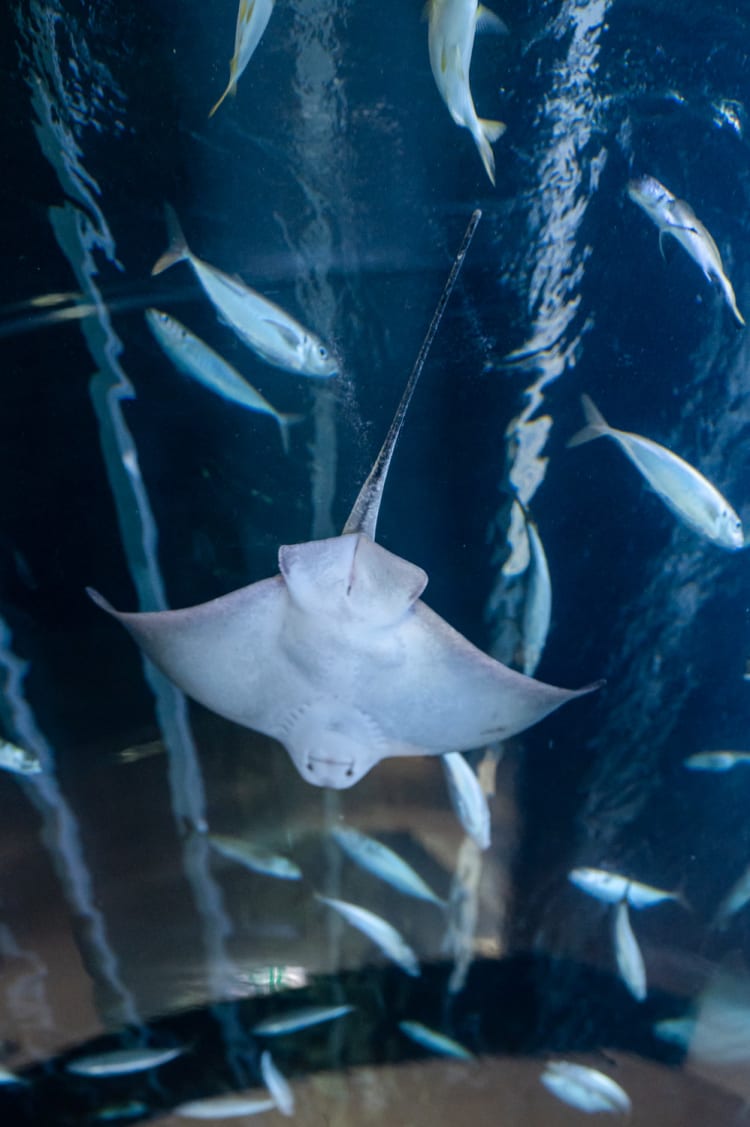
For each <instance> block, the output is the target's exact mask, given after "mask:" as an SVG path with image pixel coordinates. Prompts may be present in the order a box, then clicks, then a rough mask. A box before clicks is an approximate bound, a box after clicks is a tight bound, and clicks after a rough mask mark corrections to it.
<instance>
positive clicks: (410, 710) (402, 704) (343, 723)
mask: <svg viewBox="0 0 750 1127" xmlns="http://www.w3.org/2000/svg"><path fill="white" fill-rule="evenodd" d="M479 217H480V213H479V212H474V214H473V215H472V217H471V221H470V223H469V226H468V229H467V231H466V234H465V236H464V240H463V243H462V245H461V249H460V250H459V253H458V255H457V257H456V260H455V262H454V264H453V268H452V270H451V273H450V276H449V278H448V281H447V283H446V286H445V288H444V290H443V293H442V295H441V298H440V301H439V303H438V307H437V309H436V311H435V314H434V316H433V319H432V322H431V325H430V328H429V330H428V333H427V336H426V338H425V342H424V344H423V345H422V348H421V350H420V353H419V357H418V359H417V362H416V364H415V366H414V369H413V371H412V373H411V376H410V378H409V380H408V382H407V385H406V389H405V391H404V394H403V396H402V399H401V402H400V404H399V406H398V408H397V410H396V414H395V417H394V420H393V422H392V423H391V427H390V429H389V431H388V435H387V437H386V440H385V442H384V443H383V447H382V448H381V450H380V453H379V454H378V457H377V459H376V461H375V464H374V466H373V468H372V470H371V471H370V474H369V475H368V478H367V480H366V482H365V484H364V485H363V487H362V489H361V490H360V493H359V496H358V497H357V500H356V501H355V503H354V507H353V509H352V512H351V514H350V516H349V519H348V520H347V522H346V524H345V525H344V532H343V533H342V535H341V536H334V537H331V538H329V539H325V540H312V541H308V542H306V543H304V544H291V545H283V546H282V547H281V548H279V569H280V574H279V575H275V576H273V577H271V578H270V579H262V580H260V581H259V582H257V583H252V584H250V586H248V587H242V588H240V589H239V590H237V591H232V592H230V593H229V594H228V595H224V596H222V597H221V598H218V599H213V600H212V601H211V602H208V603H202V604H201V605H199V606H195V607H188V608H186V609H184V610H174V611H156V612H151V613H141V614H123V613H121V612H119V611H116V610H114V608H113V607H111V606H110V605H109V603H107V602H106V600H104V599H103V598H102V597H101V595H98V594H97V593H96V592H94V591H89V594H90V595H91V597H92V598H93V599H94V601H95V602H96V603H97V604H98V605H99V606H100V607H102V608H103V609H104V610H106V611H107V612H108V613H109V614H111V615H113V616H114V617H115V618H117V619H118V620H119V621H120V622H121V623H122V624H123V625H124V626H125V627H126V628H127V629H128V630H129V631H130V633H131V634H132V635H133V637H134V638H135V640H136V641H137V642H138V644H139V645H140V646H141V647H142V649H143V650H144V652H145V653H146V654H147V655H148V657H149V658H151V660H152V661H153V662H154V663H155V664H156V665H157V666H158V667H159V668H160V669H161V670H162V671H163V672H164V673H165V674H166V675H167V677H169V678H170V679H171V680H172V681H174V683H175V684H176V685H178V686H179V687H180V688H181V689H182V690H183V692H185V693H187V694H188V695H189V696H191V697H193V698H194V699H195V700H197V701H199V702H200V703H201V704H203V705H205V706H206V707H207V708H209V709H211V710H212V711H213V712H216V713H218V714H219V715H220V716H224V717H226V718H227V719H229V720H233V721H234V722H235V723H237V724H242V725H244V726H245V727H247V728H253V729H254V730H256V731H258V732H263V733H264V734H265V735H268V736H273V737H274V738H275V739H277V740H279V742H280V743H282V744H283V746H284V747H285V748H286V750H287V751H288V753H289V755H290V756H291V758H292V760H293V761H294V764H295V766H296V767H297V770H298V771H299V773H300V774H301V775H302V777H303V778H304V779H307V781H308V782H311V783H314V784H315V785H316V786H324V787H332V788H336V789H343V788H345V787H350V786H353V784H354V783H356V782H358V781H359V780H360V779H361V778H362V777H363V776H364V775H366V774H367V772H368V771H369V770H370V769H371V768H372V767H373V766H374V765H375V764H376V763H378V762H379V761H380V760H381V759H388V758H392V757H394V756H401V755H444V754H446V753H447V752H451V751H468V750H470V749H472V748H476V747H480V746H482V745H484V744H485V743H486V742H487V740H488V739H489V740H492V739H497V738H500V737H501V736H502V737H503V738H505V739H507V738H509V737H510V736H513V735H515V734H517V733H518V732H522V731H524V729H526V728H529V727H531V725H532V724H536V722H537V721H538V720H541V719H542V718H543V717H544V716H546V715H547V714H548V713H550V712H552V711H554V710H555V709H556V708H559V707H560V705H562V704H565V703H566V702H567V701H569V700H573V699H574V698H575V697H578V696H582V695H583V694H585V693H589V692H591V691H592V690H593V689H595V688H598V683H597V684H595V685H587V686H586V687H585V688H583V689H573V690H569V689H558V688H555V687H554V686H552V685H545V684H543V683H542V682H541V681H535V680H533V679H532V678H531V677H526V676H524V675H523V674H522V673H516V672H515V671H514V670H512V669H508V668H507V667H506V666H504V665H502V664H501V663H500V662H499V661H495V660H494V659H493V658H491V657H489V656H488V655H487V654H484V653H482V651H481V650H479V649H477V647H476V646H474V645H472V644H471V642H469V641H468V640H467V639H466V638H464V637H463V636H462V635H461V634H459V633H458V632H457V631H456V630H454V629H453V627H452V626H449V625H448V623H447V622H446V621H445V620H444V619H442V618H440V617H439V616H438V615H437V614H435V612H434V611H432V610H430V608H429V607H428V606H426V605H425V603H423V602H422V600H421V598H420V595H421V594H422V592H423V590H424V588H425V586H426V584H427V575H426V574H425V572H424V571H423V570H422V569H421V568H420V567H417V565H416V564H413V563H410V562H409V561H408V560H404V559H402V558H401V557H400V556H396V555H394V554H393V553H392V552H388V551H386V549H385V548H382V547H381V546H380V545H379V544H377V543H376V542H375V541H374V540H373V539H372V535H373V534H374V531H375V525H376V522H377V516H378V510H379V507H380V501H381V498H382V494H383V488H384V485H385V479H386V476H387V473H388V467H389V465H390V461H391V457H392V455H393V450H394V447H395V444H396V441H397V439H398V436H399V433H400V431H401V427H402V425H403V421H404V417H405V414H406V411H407V408H408V406H409V402H410V400H411V397H412V393H413V391H414V388H415V386H416V383H417V381H418V379H419V376H420V374H421V371H422V368H423V366H424V361H425V358H426V356H427V352H428V349H429V346H430V344H431V343H432V339H433V338H434V335H435V332H436V331H437V327H438V323H439V321H440V318H441V316H442V313H443V310H444V309H445V306H446V304H447V301H448V299H449V297H450V294H451V291H452V289H453V287H454V285H455V282H456V278H457V276H458V272H459V270H460V268H461V265H462V263H463V260H464V257H465V255H466V251H467V249H468V245H469V243H470V241H471V238H472V237H473V234H474V231H475V229H476V226H477V223H478V221H479Z"/></svg>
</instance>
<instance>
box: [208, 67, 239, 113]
mask: <svg viewBox="0 0 750 1127" xmlns="http://www.w3.org/2000/svg"><path fill="white" fill-rule="evenodd" d="M236 93H237V78H236V76H235V73H234V68H232V73H231V75H230V76H229V82H228V83H227V88H226V90H225V91H224V93H223V94H222V95H221V97H220V98H219V100H218V102H215V103H214V105H213V106H211V109H210V110H209V111H208V116H209V117H213V116H214V114H215V113H216V111H217V110H218V108H219V106H220V105H221V104H222V102H223V101H224V100H225V99H226V98H228V97H229V96H230V95H231V96H232V97H234V96H235V94H236Z"/></svg>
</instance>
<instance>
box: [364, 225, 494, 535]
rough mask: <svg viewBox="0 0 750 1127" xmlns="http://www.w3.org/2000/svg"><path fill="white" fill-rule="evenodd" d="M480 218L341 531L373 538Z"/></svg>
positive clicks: (469, 233)
mask: <svg viewBox="0 0 750 1127" xmlns="http://www.w3.org/2000/svg"><path fill="white" fill-rule="evenodd" d="M481 218H482V212H481V211H480V210H479V209H478V208H477V210H476V211H474V212H473V213H472V216H471V219H470V220H469V225H468V227H467V228H466V231H465V233H464V237H463V240H462V242H461V246H460V247H459V249H458V254H457V255H456V257H455V259H454V261H453V265H452V267H451V272H450V274H449V275H448V280H447V282H446V283H445V285H444V287H443V292H442V293H441V295H440V299H439V301H438V303H437V307H436V309H435V312H434V313H433V315H432V320H431V321H430V327H429V328H428V330H427V335H426V336H425V338H424V340H423V341H422V347H421V348H420V350H419V355H418V356H417V359H416V361H415V363H414V367H413V368H412V371H411V375H410V376H409V379H408V380H407V383H406V387H405V388H404V393H403V395H402V396H401V401H400V403H399V405H398V407H397V408H396V414H395V415H394V416H393V421H392V422H391V425H390V427H389V428H388V434H387V435H386V436H385V441H384V442H383V445H382V446H381V447H380V451H379V453H378V456H377V458H376V459H375V463H374V465H373V467H372V469H371V470H370V472H369V474H368V475H367V480H366V481H365V483H364V485H363V486H362V488H361V489H360V491H359V494H358V495H357V500H356V501H355V502H354V506H353V508H352V511H351V512H350V513H349V519H348V520H347V522H346V524H345V525H344V529H343V531H344V532H345V533H347V532H364V533H365V534H366V535H367V536H369V537H370V539H371V540H374V539H375V529H376V527H377V523H378V513H379V512H380V502H381V500H382V498H383V489H384V487H385V481H386V478H387V476H388V467H389V466H390V464H391V458H392V457H393V451H394V450H395V448H396V443H397V442H398V436H399V435H400V433H401V428H402V427H403V425H404V419H405V418H406V412H407V411H408V410H409V404H410V403H411V400H412V396H413V395H414V391H415V388H416V386H417V383H418V382H419V377H420V376H421V374H422V369H423V368H424V364H425V360H426V359H427V356H428V353H429V351H430V348H431V346H432V342H433V340H434V339H435V334H436V332H437V331H438V327H439V325H440V321H441V320H442V317H443V313H444V312H445V308H446V306H447V304H448V301H449V299H450V296H451V294H452V293H453V289H454V287H455V285H456V281H457V280H458V275H459V274H460V272H461V267H462V266H463V263H464V259H465V258H466V252H467V251H468V249H469V245H470V243H471V240H472V239H473V238H474V232H475V231H476V229H477V224H478V223H479V220H480V219H481Z"/></svg>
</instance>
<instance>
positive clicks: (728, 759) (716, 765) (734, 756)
mask: <svg viewBox="0 0 750 1127" xmlns="http://www.w3.org/2000/svg"><path fill="white" fill-rule="evenodd" d="M741 763H750V751H699V752H696V754H695V755H689V756H688V757H687V759H686V760H685V761H684V766H685V767H687V769H688V771H715V772H719V771H731V770H732V768H733V767H737V766H738V765H739V764H741Z"/></svg>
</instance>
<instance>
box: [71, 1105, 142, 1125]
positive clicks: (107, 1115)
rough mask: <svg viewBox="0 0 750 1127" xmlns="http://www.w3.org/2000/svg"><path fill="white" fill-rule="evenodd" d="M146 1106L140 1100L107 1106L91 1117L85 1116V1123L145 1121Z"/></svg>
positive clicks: (93, 1113)
mask: <svg viewBox="0 0 750 1127" xmlns="http://www.w3.org/2000/svg"><path fill="white" fill-rule="evenodd" d="M148 1111H149V1108H148V1104H145V1103H144V1102H143V1101H142V1100H128V1101H127V1103H120V1104H108V1105H107V1107H102V1108H100V1109H99V1110H98V1111H94V1112H92V1113H91V1115H87V1116H86V1119H85V1122H86V1123H123V1122H124V1121H125V1120H128V1119H145V1118H146V1117H147V1115H148Z"/></svg>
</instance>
